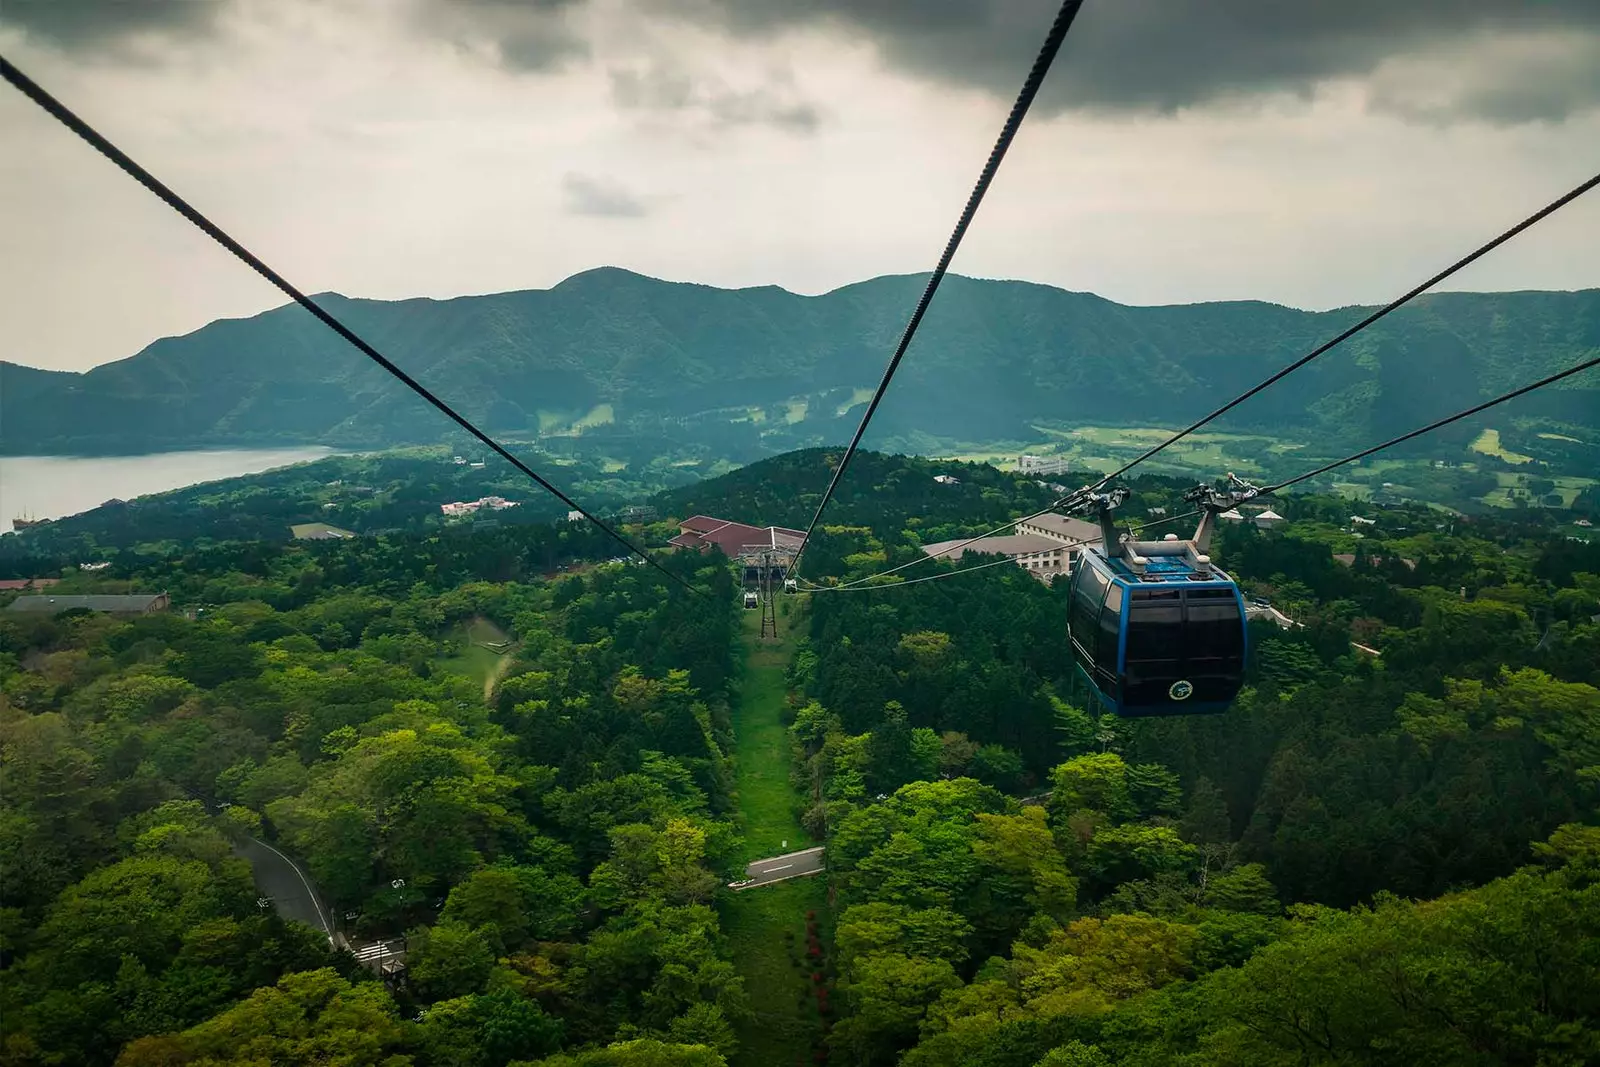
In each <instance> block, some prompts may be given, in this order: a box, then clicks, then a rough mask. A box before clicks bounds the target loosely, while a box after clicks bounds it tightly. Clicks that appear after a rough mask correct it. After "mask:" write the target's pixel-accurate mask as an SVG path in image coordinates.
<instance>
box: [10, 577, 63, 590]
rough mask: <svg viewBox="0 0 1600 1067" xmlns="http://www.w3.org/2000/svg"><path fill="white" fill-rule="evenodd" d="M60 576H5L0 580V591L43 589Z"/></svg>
mask: <svg viewBox="0 0 1600 1067" xmlns="http://www.w3.org/2000/svg"><path fill="white" fill-rule="evenodd" d="M60 580H61V579H60V578H7V579H5V580H4V581H0V592H3V593H10V592H14V591H16V590H19V589H44V588H47V587H49V586H52V585H55V584H56V583H57V582H59V581H60Z"/></svg>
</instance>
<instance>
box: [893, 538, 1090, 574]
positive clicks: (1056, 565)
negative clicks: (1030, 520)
mask: <svg viewBox="0 0 1600 1067" xmlns="http://www.w3.org/2000/svg"><path fill="white" fill-rule="evenodd" d="M965 541H966V539H965V538H958V539H957V540H954V541H938V542H935V543H934V544H931V545H923V546H922V551H923V552H924V553H926V554H927V555H930V556H933V557H935V558H937V559H948V560H951V561H955V560H959V559H960V558H961V557H962V556H964V555H966V554H967V553H968V552H981V553H992V554H994V555H1000V556H1010V557H1011V559H1012V560H1013V561H1015V562H1016V564H1017V566H1019V567H1021V568H1023V569H1024V570H1027V571H1029V572H1031V573H1032V574H1034V575H1035V576H1036V577H1038V578H1039V579H1040V580H1042V581H1048V580H1049V579H1050V576H1051V575H1054V574H1066V573H1068V572H1069V571H1070V570H1071V567H1072V551H1073V550H1072V549H1071V548H1069V547H1068V546H1067V545H1065V544H1063V543H1062V542H1060V541H1058V540H1056V539H1055V538H1052V537H1040V536H1038V535H1037V534H1012V535H1010V536H1006V537H980V538H979V539H978V540H976V541H973V542H972V543H971V544H965V543H964V542H965Z"/></svg>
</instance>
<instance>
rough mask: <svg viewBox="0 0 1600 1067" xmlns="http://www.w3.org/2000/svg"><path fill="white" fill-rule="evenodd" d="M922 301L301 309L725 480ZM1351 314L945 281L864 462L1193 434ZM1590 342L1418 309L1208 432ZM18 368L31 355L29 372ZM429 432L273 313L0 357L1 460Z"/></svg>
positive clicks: (710, 292) (442, 385)
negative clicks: (85, 353)
mask: <svg viewBox="0 0 1600 1067" xmlns="http://www.w3.org/2000/svg"><path fill="white" fill-rule="evenodd" d="M922 284H923V278H922V277H921V276H901V277H883V278H875V279H872V280H870V281H864V282H861V283H858V284H855V285H849V286H846V287H844V288H841V289H837V290H835V291H833V292H830V293H827V294H824V295H822V296H816V297H807V296H800V295H797V294H794V293H789V292H786V291H784V290H782V289H778V288H776V287H771V286H767V287H761V288H751V289H737V290H725V289H716V288H712V287H710V286H704V285H692V284H684V283H674V282H664V281H658V280H655V279H651V278H646V277H642V276H640V275H637V274H632V273H629V272H627V271H623V270H618V269H613V268H604V269H599V270H593V271H588V272H585V273H583V274H579V275H576V276H574V277H572V278H569V279H567V280H566V281H564V282H562V283H561V284H559V285H557V286H555V287H554V288H551V289H548V290H529V291H524V292H513V293H501V294H496V295H491V296H474V297H461V298H457V299H452V300H430V299H413V300H402V301H392V302H389V301H377V300H356V299H349V298H346V297H343V296H339V295H337V294H324V295H322V296H321V297H319V299H320V300H322V301H324V302H325V304H326V306H327V307H329V309H330V310H332V311H334V312H335V313H336V314H338V315H340V316H341V317H342V318H344V319H345V320H346V321H347V322H349V323H350V324H351V325H352V326H353V327H354V328H355V329H356V330H358V331H359V332H360V333H361V334H363V335H364V336H366V337H367V338H368V339H370V340H371V341H372V342H373V343H374V344H376V345H377V346H378V347H379V348H380V349H381V350H383V351H384V352H385V353H387V354H389V355H390V356H391V357H392V358H393V359H394V360H395V361H396V362H397V363H399V364H400V365H401V366H403V367H405V368H406V369H407V370H409V371H411V372H412V373H414V374H415V375H416V376H417V377H418V378H419V379H420V380H421V381H423V382H424V383H425V384H427V385H429V386H430V387H432V388H435V389H436V390H437V391H438V392H439V393H440V394H441V395H443V396H445V397H447V398H449V399H450V400H451V401H453V402H455V403H457V404H458V405H460V407H461V408H462V410H463V411H465V412H466V413H467V414H468V415H469V416H471V417H472V418H473V419H475V420H477V421H479V422H480V423H481V424H482V425H484V426H485V427H486V428H487V429H489V430H491V431H493V432H495V433H497V434H503V435H511V436H519V435H520V436H525V437H533V436H535V435H544V436H549V435H552V434H562V433H577V432H582V433H583V434H584V435H585V439H586V443H593V444H594V445H595V446H596V447H597V448H600V449H606V450H609V451H610V452H612V453H613V454H624V453H630V452H636V451H642V452H647V453H648V452H656V453H660V452H661V451H663V450H665V449H667V448H671V447H678V446H682V445H686V444H687V445H694V446H699V447H709V448H712V449H715V450H716V451H717V452H718V454H719V455H724V456H728V457H731V458H734V459H737V460H740V461H744V460H748V459H752V458H755V457H757V456H760V455H763V454H770V453H773V452H777V451H782V450H784V449H789V448H796V447H802V446H805V445H810V444H825V443H833V442H837V441H841V440H843V439H844V438H845V437H846V436H847V435H848V430H849V428H850V427H851V426H853V424H854V421H855V419H856V418H857V417H858V415H859V407H857V408H856V410H854V411H852V410H851V408H852V406H853V405H859V404H860V403H862V402H863V401H864V399H865V398H864V396H863V393H864V391H865V390H866V389H869V388H871V387H872V386H873V385H874V384H875V383H876V382H877V380H878V377H879V375H880V373H881V371H882V367H883V361H884V359H885V356H886V354H887V353H888V351H889V350H890V348H891V347H892V344H893V342H894V340H895V338H896V337H897V336H898V334H899V332H900V330H901V329H902V328H903V326H904V323H905V317H906V315H907V313H908V310H909V308H910V307H911V306H912V304H913V302H914V300H915V297H916V294H917V292H918V291H919V289H920V287H921V286H922ZM1363 311H1364V309H1360V308H1344V309H1340V310H1337V311H1329V312H1318V313H1314V312H1304V311H1297V310H1294V309H1291V308H1286V307H1280V306H1276V305H1271V304H1265V303H1259V302H1233V303H1212V304H1198V305H1180V306H1171V307H1128V306H1124V305H1120V304H1116V303H1113V302H1111V301H1109V300H1105V299H1102V298H1100V297H1097V296H1093V295H1091V294H1086V293H1073V292H1067V291H1065V290H1061V289H1055V288H1052V287H1049V286H1044V285H1035V284H1031V283H1026V282H1015V281H980V280H974V279H969V278H960V277H952V278H950V279H949V280H947V282H946V283H945V286H944V288H943V289H942V290H941V293H940V297H939V299H938V301H936V302H935V304H934V306H933V309H932V311H931V312H930V314H929V316H928V318H927V320H926V322H925V323H924V325H923V328H922V330H921V332H920V334H919V335H918V340H917V342H916V345H915V347H914V348H913V350H912V352H911V355H910V357H909V358H908V359H907V361H906V363H905V365H904V368H903V370H902V372H901V373H900V375H899V376H898V377H897V379H896V383H895V389H894V390H893V391H892V392H891V393H890V396H889V399H888V400H887V401H886V403H885V405H884V407H883V409H882V411H881V412H880V414H879V416H878V418H877V420H876V421H875V423H874V444H875V445H877V446H879V447H902V448H911V449H915V450H933V449H937V448H938V447H939V445H940V443H941V442H946V443H948V442H962V441H988V440H1019V439H1030V438H1037V437H1038V432H1037V431H1036V430H1034V429H1032V427H1033V426H1035V425H1037V424H1047V425H1049V424H1053V425H1057V426H1062V425H1065V426H1072V425H1076V424H1081V423H1083V422H1085V421H1090V422H1093V423H1094V424H1096V425H1108V424H1109V425H1142V426H1149V425H1164V424H1172V423H1178V422H1183V421H1187V420H1189V419H1191V418H1193V417H1194V415H1195V414H1197V413H1198V412H1201V411H1203V410H1206V409H1208V408H1210V407H1212V406H1214V405H1215V404H1217V403H1218V402H1220V401H1221V400H1223V399H1225V398H1226V397H1228V396H1230V395H1232V394H1234V393H1235V392H1237V391H1238V390H1240V389H1241V388H1243V387H1245V386H1247V385H1249V384H1252V383H1253V382H1255V381H1257V380H1258V379H1259V378H1261V377H1263V376H1265V375H1266V374H1267V373H1269V372H1270V371H1272V370H1275V369H1277V368H1278V367H1280V366H1282V365H1283V364H1285V363H1287V362H1288V361H1289V360H1291V359H1292V358H1294V357H1295V356H1296V355H1298V354H1300V353H1302V352H1304V351H1305V350H1307V349H1309V348H1310V347H1312V346H1313V345H1314V344H1316V343H1317V342H1318V341H1320V340H1322V339H1324V338H1326V337H1328V336H1330V335H1332V334H1333V333H1334V332H1336V331H1337V330H1338V329H1339V328H1340V327H1342V326H1344V325H1346V324H1348V323H1349V322H1352V321H1354V320H1355V319H1357V318H1359V317H1360V315H1361V314H1362V313H1363ZM1597 347H1600V290H1585V291H1582V292H1575V293H1546V292H1521V293H1444V294H1439V295H1435V296H1429V297H1424V298H1422V299H1420V300H1418V301H1417V303H1416V304H1415V305H1414V306H1412V307H1410V308H1407V309H1406V310H1404V311H1402V312H1399V313H1397V314H1396V315H1394V316H1393V317H1392V318H1390V319H1388V320H1385V322H1384V323H1382V324H1380V325H1379V326H1377V327H1374V328H1373V329H1371V330H1370V331H1368V332H1367V333H1365V334H1363V335H1362V336H1361V337H1360V338H1358V339H1357V340H1356V341H1355V342H1353V343H1351V344H1350V345H1349V346H1348V347H1347V348H1345V349H1342V350H1339V351H1337V352H1335V353H1334V354H1332V355H1330V356H1329V357H1328V358H1326V359H1325V360H1322V361H1320V362H1319V363H1317V364H1314V365H1312V366H1311V367H1309V368H1307V369H1306V370H1305V371H1304V372H1302V373H1300V374H1297V375H1295V376H1294V377H1293V378H1290V379H1288V380H1286V381H1285V383H1284V384H1283V385H1282V386H1281V387H1278V388H1275V389H1273V390H1271V391H1269V392H1267V393H1265V394H1263V395H1262V396H1261V397H1260V398H1258V399H1256V400H1253V401H1252V402H1250V403H1249V404H1247V405H1244V406H1243V407H1242V408H1241V409H1240V410H1239V411H1238V412H1237V413H1236V414H1235V415H1233V416H1230V421H1228V422H1226V423H1225V424H1224V425H1226V426H1227V427H1229V428H1232V429H1235V430H1244V431H1252V430H1253V431H1257V432H1268V433H1278V434H1282V435H1284V436H1286V437H1288V436H1292V437H1293V438H1294V439H1296V440H1319V441H1323V442H1329V441H1338V440H1352V439H1357V438H1363V439H1364V438H1368V437H1371V436H1375V435H1389V434H1392V433H1394V432H1398V431H1400V430H1403V429H1408V428H1410V427H1411V426H1413V425H1415V424H1417V423H1418V422H1422V421H1426V420H1427V419H1429V418H1432V417H1434V416H1436V415H1438V414H1440V413H1442V412H1445V411H1447V410H1451V409H1454V408H1455V407H1458V406H1464V405H1465V404H1467V403H1469V402H1471V401H1472V400H1474V399H1477V398H1480V397H1485V396H1488V395H1492V394H1493V393H1495V392H1498V391H1502V390H1504V389H1506V388H1508V387H1510V386H1513V385H1515V384H1519V383H1522V382H1525V381H1528V380H1531V379H1533V378H1535V377H1538V376H1539V375H1541V374H1545V373H1548V372H1550V371H1552V370H1555V369H1557V368H1559V367H1563V366H1566V365H1569V364H1571V363H1572V362H1574V361H1576V360H1578V359H1579V358H1581V357H1582V356H1583V355H1584V354H1587V353H1592V352H1593V351H1594V350H1595V349H1596V348H1597ZM10 355H12V356H13V357H14V358H16V359H20V360H22V361H24V362H26V359H27V353H10ZM1514 415H1515V416H1516V417H1517V418H1518V419H1523V420H1529V419H1531V420H1534V421H1535V422H1536V423H1537V425H1538V426H1539V427H1540V428H1543V429H1558V428H1562V427H1564V428H1566V429H1567V431H1568V432H1569V433H1572V432H1576V433H1577V435H1578V436H1579V437H1585V438H1592V434H1590V433H1589V431H1595V430H1600V377H1597V376H1595V375H1593V374H1589V375H1584V376H1581V377H1579V378H1576V379H1574V380H1572V381H1570V382H1568V383H1563V387H1560V388H1555V389H1550V390H1545V391H1543V392H1541V393H1538V394H1535V395H1533V396H1530V397H1528V398H1526V399H1524V400H1521V401H1519V402H1518V407H1517V408H1516V411H1515V412H1514ZM445 432H446V431H445V426H444V425H443V424H442V423H441V421H440V420H439V418H438V416H437V415H436V414H435V413H433V412H431V411H430V410H428V409H427V408H426V407H425V406H424V405H423V404H422V403H421V402H420V401H418V400H416V399H415V398H413V397H411V396H410V395H409V394H407V393H405V392H404V391H403V390H402V389H401V388H400V387H398V386H396V385H395V384H394V383H393V382H391V381H390V380H388V379H387V377H386V376H385V375H384V374H383V373H382V372H381V371H380V370H378V369H377V368H375V367H373V366H372V365H370V364H369V363H367V362H366V361H365V360H364V359H362V358H361V357H360V356H359V355H358V354H356V353H355V352H353V351H352V350H350V349H349V348H348V346H346V345H345V344H344V343H343V342H341V341H339V340H338V339H337V338H335V337H334V336H332V335H331V334H330V333H329V332H328V331H327V330H326V329H325V328H324V327H322V326H321V325H320V324H318V323H316V322H315V321H314V320H313V319H312V318H311V317H310V316H309V315H308V314H307V313H306V312H304V311H303V310H301V309H300V308H298V307H295V306H292V305H291V306H287V307H282V308H277V309H275V310H272V311H268V312H265V313H263V314H261V315H257V316H254V317H252V318H248V319H239V320H224V321H218V322H214V323H211V324H210V325H207V326H205V327H203V328H202V329H199V330H197V331H195V332H194V333H191V334H188V335H185V336H182V337H172V338H164V339H162V340H159V341H156V342H155V343H153V344H151V345H150V346H148V347H147V348H145V349H144V350H143V351H141V352H139V353H138V354H136V355H134V356H132V357H130V358H128V359H125V360H121V361H119V362H116V363H111V364H107V365H105V366H101V367H97V368H94V369H93V370H90V371H88V372H86V373H82V374H78V373H63V372H51V371H40V370H35V369H32V368H29V367H26V366H21V365H18V364H17V363H14V362H0V452H4V453H7V454H29V453H34V454H37V453H46V452H50V453H88V454H93V453H99V452H123V451H150V450H160V449H173V448H191V447H199V446H219V445H220V446H246V445H263V444H281V443H289V442H295V443H319V444H328V445H335V446H347V447H353V446H361V447H378V446H388V445H396V444H407V443H432V442H437V441H439V440H440V439H442V438H443V437H444V435H445ZM1461 433H1462V434H1465V433H1467V430H1466V429H1463V430H1462V432H1461ZM1460 436H1461V434H1458V435H1457V437H1460ZM1468 439H1470V438H1469V437H1468V438H1463V439H1462V440H1461V441H1456V440H1455V438H1451V441H1452V442H1453V443H1454V445H1455V447H1457V448H1459V447H1461V446H1462V445H1463V444H1464V441H1465V440H1468Z"/></svg>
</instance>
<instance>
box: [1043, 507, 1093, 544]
mask: <svg viewBox="0 0 1600 1067" xmlns="http://www.w3.org/2000/svg"><path fill="white" fill-rule="evenodd" d="M1025 521H1026V523H1027V525H1029V526H1037V527H1038V528H1039V529H1041V530H1044V531H1046V532H1047V533H1051V534H1054V535H1055V536H1057V537H1060V538H1062V539H1064V540H1067V541H1098V540H1099V539H1100V527H1099V526H1097V525H1096V524H1094V523H1092V522H1085V521H1084V520H1083V519H1074V518H1072V517H1071V516H1070V515H1057V514H1056V513H1055V512H1053V511H1050V512H1046V513H1045V514H1043V515H1035V516H1034V517H1033V518H1031V519H1027V520H1025Z"/></svg>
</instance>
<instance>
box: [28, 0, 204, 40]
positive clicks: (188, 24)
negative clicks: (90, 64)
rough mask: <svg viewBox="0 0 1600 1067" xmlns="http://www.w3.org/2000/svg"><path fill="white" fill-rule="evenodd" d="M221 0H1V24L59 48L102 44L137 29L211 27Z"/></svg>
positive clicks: (190, 31) (183, 30) (179, 30)
mask: <svg viewBox="0 0 1600 1067" xmlns="http://www.w3.org/2000/svg"><path fill="white" fill-rule="evenodd" d="M222 7H223V4H222V2H221V0H0V26H12V27H16V28H18V29H21V30H22V31H23V32H25V33H27V34H28V36H30V37H34V38H37V39H40V40H43V41H48V42H49V43H51V44H53V45H56V46H57V47H59V48H67V49H86V48H99V47H102V46H105V45H108V44H115V43H116V42H118V41H120V40H122V39H124V38H126V37H129V36H132V35H134V34H138V33H166V34H176V33H182V34H196V33H204V32H208V31H209V30H210V29H211V25H212V22H213V20H214V19H215V18H216V16H217V14H218V12H219V11H220V10H221V9H222Z"/></svg>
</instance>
